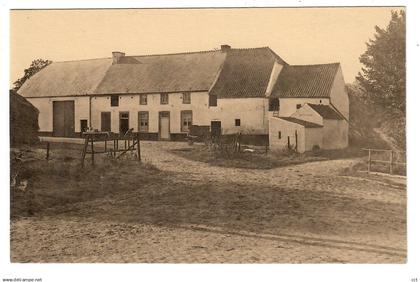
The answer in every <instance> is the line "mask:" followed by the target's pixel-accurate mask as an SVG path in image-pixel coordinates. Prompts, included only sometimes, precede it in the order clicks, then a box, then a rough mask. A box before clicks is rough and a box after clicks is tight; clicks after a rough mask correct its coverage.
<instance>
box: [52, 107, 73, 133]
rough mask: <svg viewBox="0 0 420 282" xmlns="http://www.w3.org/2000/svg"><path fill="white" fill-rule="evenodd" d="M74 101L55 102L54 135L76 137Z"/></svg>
mask: <svg viewBox="0 0 420 282" xmlns="http://www.w3.org/2000/svg"><path fill="white" fill-rule="evenodd" d="M74 122H75V121H74V101H54V102H53V136H56V137H74V135H75V133H74Z"/></svg>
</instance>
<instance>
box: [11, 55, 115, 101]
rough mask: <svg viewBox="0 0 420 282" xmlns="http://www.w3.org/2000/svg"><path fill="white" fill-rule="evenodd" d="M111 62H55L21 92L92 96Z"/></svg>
mask: <svg viewBox="0 0 420 282" xmlns="http://www.w3.org/2000/svg"><path fill="white" fill-rule="evenodd" d="M111 63H112V59H110V58H108V59H92V60H81V61H68V62H53V63H51V64H50V65H48V66H46V67H45V68H43V69H42V70H41V71H39V72H37V73H36V74H35V75H33V76H32V77H31V78H30V79H28V80H27V81H26V82H25V83H24V84H23V85H22V87H21V88H20V89H19V90H18V93H19V94H20V95H22V96H24V97H50V96H70V95H72V96H79V95H86V94H92V93H93V92H94V90H95V89H96V87H97V86H98V84H99V83H100V82H101V81H102V79H103V78H104V76H105V73H106V72H107V70H108V68H109V67H110V66H111Z"/></svg>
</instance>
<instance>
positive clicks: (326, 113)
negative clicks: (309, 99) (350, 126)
mask: <svg viewBox="0 0 420 282" xmlns="http://www.w3.org/2000/svg"><path fill="white" fill-rule="evenodd" d="M308 106H310V107H311V108H312V109H314V110H315V111H316V112H317V113H318V114H319V115H320V116H322V117H323V118H325V119H338V120H342V119H344V117H343V115H341V114H340V113H339V112H337V111H336V110H334V109H333V108H332V107H331V106H329V105H315V104H308Z"/></svg>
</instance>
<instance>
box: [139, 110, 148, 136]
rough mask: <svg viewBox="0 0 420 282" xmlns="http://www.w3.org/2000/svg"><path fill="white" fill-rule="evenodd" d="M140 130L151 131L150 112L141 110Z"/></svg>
mask: <svg viewBox="0 0 420 282" xmlns="http://www.w3.org/2000/svg"><path fill="white" fill-rule="evenodd" d="M139 132H149V112H139Z"/></svg>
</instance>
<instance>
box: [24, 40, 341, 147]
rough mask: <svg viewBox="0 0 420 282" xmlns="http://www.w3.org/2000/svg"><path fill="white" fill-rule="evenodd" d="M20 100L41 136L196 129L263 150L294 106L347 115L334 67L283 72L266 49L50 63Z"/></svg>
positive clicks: (167, 133) (175, 133) (158, 134)
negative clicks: (276, 121) (274, 124)
mask: <svg viewBox="0 0 420 282" xmlns="http://www.w3.org/2000/svg"><path fill="white" fill-rule="evenodd" d="M318 84H319V85H318ZM299 85H300V87H299ZM297 89H298V90H299V91H297ZM313 89H315V90H316V93H312V92H311V91H313ZM317 89H318V90H317ZM320 89H321V90H322V91H320ZM307 90H310V91H309V92H308V91H307ZM305 91H306V92H305ZM19 94H21V95H22V96H24V97H26V98H27V99H28V101H30V102H31V103H32V104H33V105H34V106H35V107H36V108H37V109H38V110H39V113H40V114H39V126H40V135H43V136H56V137H78V136H80V134H81V132H83V131H85V130H86V129H87V128H92V129H94V130H98V131H107V132H115V133H124V132H126V131H127V130H128V129H133V131H134V132H139V133H140V136H141V139H149V140H184V139H185V136H186V134H187V133H188V130H189V127H190V126H191V125H198V126H207V127H208V128H210V130H211V132H212V134H234V133H241V134H242V135H243V136H244V140H247V139H248V140H253V141H255V142H256V143H261V142H262V143H265V142H267V141H268V140H269V132H270V131H269V123H270V122H269V121H270V120H271V119H270V118H271V117H290V116H291V115H292V114H294V113H295V112H296V108H295V107H297V105H298V104H299V105H300V106H303V105H304V104H305V103H311V104H322V105H331V106H333V105H334V107H335V109H336V110H337V111H339V112H340V113H341V114H342V115H343V116H346V115H347V116H348V97H347V93H346V92H345V89H344V80H343V78H342V73H341V68H340V66H339V64H338V63H337V64H324V65H316V66H311V65H309V66H295V65H289V64H288V63H286V62H285V61H284V60H283V59H282V58H281V57H280V56H278V55H277V54H276V53H275V52H273V51H272V50H271V49H270V48H269V47H261V48H246V49H235V48H231V47H230V46H229V45H221V47H220V49H217V50H211V51H201V52H186V53H176V54H157V55H140V56H126V55H125V53H123V52H112V56H111V57H110V58H102V59H91V60H76V61H65V62H54V63H52V64H50V65H48V66H47V67H45V68H44V69H42V70H41V71H40V72H38V73H36V74H35V75H34V76H33V77H31V78H30V79H29V80H28V81H26V82H25V84H24V85H23V86H22V87H21V88H20V89H19ZM292 109H294V110H292ZM309 122H310V121H309ZM288 124H290V122H289V123H288Z"/></svg>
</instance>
